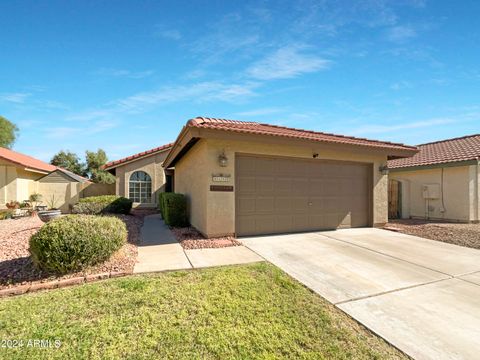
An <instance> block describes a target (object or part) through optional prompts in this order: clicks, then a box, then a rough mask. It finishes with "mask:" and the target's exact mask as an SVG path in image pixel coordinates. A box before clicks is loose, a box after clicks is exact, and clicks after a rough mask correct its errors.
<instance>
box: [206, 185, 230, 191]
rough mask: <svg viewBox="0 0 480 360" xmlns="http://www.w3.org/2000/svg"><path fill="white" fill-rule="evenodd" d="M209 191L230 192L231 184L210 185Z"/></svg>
mask: <svg viewBox="0 0 480 360" xmlns="http://www.w3.org/2000/svg"><path fill="white" fill-rule="evenodd" d="M210 191H224V192H232V191H233V186H230V185H210Z"/></svg>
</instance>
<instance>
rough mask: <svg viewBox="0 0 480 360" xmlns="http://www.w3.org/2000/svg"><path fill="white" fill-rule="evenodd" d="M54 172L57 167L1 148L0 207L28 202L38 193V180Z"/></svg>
mask: <svg viewBox="0 0 480 360" xmlns="http://www.w3.org/2000/svg"><path fill="white" fill-rule="evenodd" d="M53 170H56V166H53V165H50V164H47V163H45V162H43V161H41V160H38V159H35V158H33V157H31V156H28V155H25V154H21V153H18V152H16V151H13V150H10V149H6V148H3V147H0V207H5V204H6V203H8V202H10V201H18V202H22V201H24V200H28V197H29V196H30V194H32V193H34V192H36V191H37V184H36V180H37V179H39V178H40V177H42V176H44V175H46V174H48V173H50V172H51V171H53Z"/></svg>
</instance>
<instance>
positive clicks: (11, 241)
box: [0, 211, 151, 289]
mask: <svg viewBox="0 0 480 360" xmlns="http://www.w3.org/2000/svg"><path fill="white" fill-rule="evenodd" d="M149 213H151V212H148V211H132V215H115V216H117V217H118V218H120V219H121V220H122V221H124V222H125V224H126V225H127V229H128V242H127V244H125V245H124V246H123V247H122V248H121V249H120V250H118V251H117V252H116V253H115V254H113V255H112V257H111V258H110V259H109V260H108V261H106V262H104V263H102V264H99V265H97V266H93V267H90V268H88V269H85V270H84V271H81V272H77V273H72V274H67V275H63V276H56V275H52V274H47V273H44V272H42V271H41V270H39V269H37V268H36V267H35V266H34V264H33V262H32V260H31V257H30V253H29V252H28V241H29V239H30V237H31V236H32V235H33V234H34V233H36V232H37V231H38V229H40V227H41V226H42V225H43V223H42V221H41V220H40V219H39V218H38V217H36V216H34V217H28V218H27V217H26V218H20V219H8V220H1V221H0V289H4V288H9V287H14V286H20V285H27V284H35V283H41V282H48V281H52V280H60V279H68V278H73V277H78V276H85V275H90V274H101V273H109V272H128V273H131V272H132V271H133V267H134V265H135V262H136V259H137V244H138V243H139V242H140V228H141V227H142V224H143V218H144V216H145V215H148V214H149Z"/></svg>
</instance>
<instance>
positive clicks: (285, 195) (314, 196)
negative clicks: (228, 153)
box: [236, 156, 371, 236]
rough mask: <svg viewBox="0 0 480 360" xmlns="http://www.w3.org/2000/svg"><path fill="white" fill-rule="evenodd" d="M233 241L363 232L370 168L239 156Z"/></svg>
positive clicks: (361, 165) (350, 164) (336, 163)
mask: <svg viewBox="0 0 480 360" xmlns="http://www.w3.org/2000/svg"><path fill="white" fill-rule="evenodd" d="M237 162H238V165H237V166H236V204H237V205H236V212H237V214H236V216H237V223H236V232H237V234H238V235H240V236H241V235H255V234H270V233H282V232H295V231H311V230H322V229H335V228H339V227H340V228H341V227H359V226H367V225H368V224H369V221H370V214H369V209H370V208H371V207H370V201H371V199H370V198H369V194H370V191H369V186H370V181H369V174H370V172H371V170H369V169H371V167H369V166H366V165H363V164H356V163H343V162H341V161H339V162H330V161H322V160H318V161H309V160H299V159H285V158H273V157H272V158H263V157H255V156H238V157H237Z"/></svg>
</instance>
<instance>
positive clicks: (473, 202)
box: [468, 164, 480, 221]
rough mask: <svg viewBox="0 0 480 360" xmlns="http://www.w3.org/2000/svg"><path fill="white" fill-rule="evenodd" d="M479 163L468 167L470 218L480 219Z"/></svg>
mask: <svg viewBox="0 0 480 360" xmlns="http://www.w3.org/2000/svg"><path fill="white" fill-rule="evenodd" d="M479 176H480V174H479V164H477V165H471V166H469V168H468V209H469V220H470V221H479V220H480V219H479V211H480V208H479V207H480V202H479V201H480V200H479V185H480V177H479Z"/></svg>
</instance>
